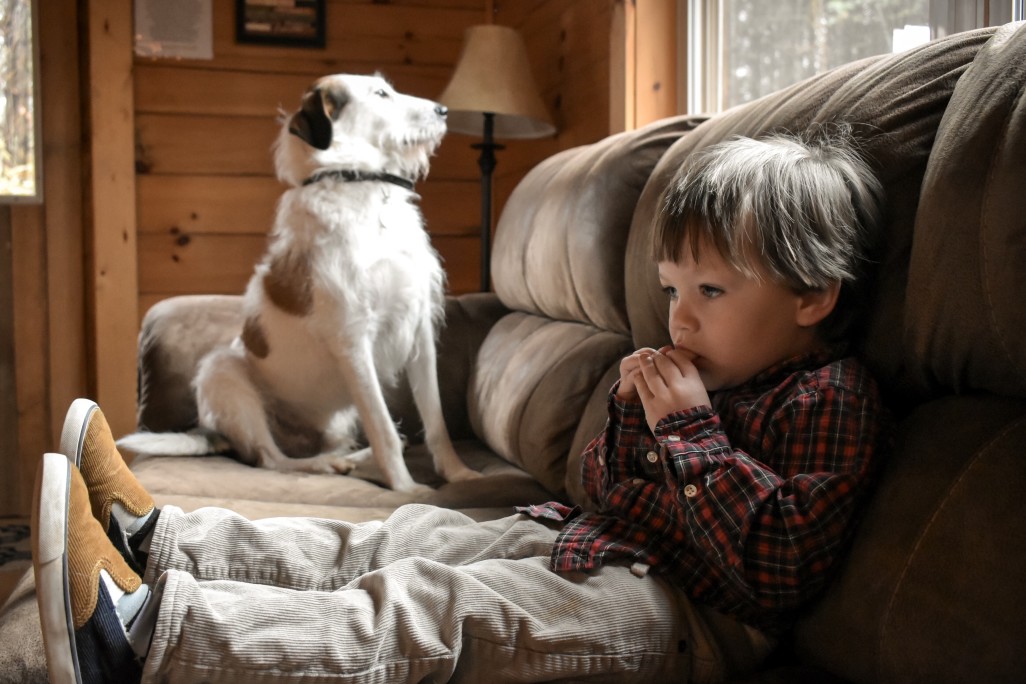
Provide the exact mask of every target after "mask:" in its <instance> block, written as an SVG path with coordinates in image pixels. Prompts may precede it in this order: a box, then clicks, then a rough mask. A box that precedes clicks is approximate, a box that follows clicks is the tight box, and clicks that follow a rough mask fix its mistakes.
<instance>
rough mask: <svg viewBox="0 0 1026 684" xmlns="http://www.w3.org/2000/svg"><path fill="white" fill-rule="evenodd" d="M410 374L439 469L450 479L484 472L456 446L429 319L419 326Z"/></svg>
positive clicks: (425, 430) (433, 458)
mask: <svg viewBox="0 0 1026 684" xmlns="http://www.w3.org/2000/svg"><path fill="white" fill-rule="evenodd" d="M406 376H407V378H409V381H410V389H411V390H412V391H413V401H414V403H416V405H417V412H418V413H420V419H421V421H422V422H423V423H424V441H425V442H426V443H427V446H428V450H429V451H431V458H432V460H433V462H434V466H435V472H436V473H438V474H439V475H441V476H442V477H444V478H445V479H446V481H447V482H457V481H460V480H470V479H473V478H476V477H481V473H479V472H477V471H476V470H471V469H470V468H468V467H467V466H466V465H465V464H464V463H463V461H462V460H461V459H460V457H459V456H458V455H457V454H456V450H455V449H454V448H453V446H452V439H450V437H449V429H448V428H447V427H446V425H445V416H444V415H443V414H442V400H441V397H440V393H439V390H438V365H437V357H436V354H435V336H434V330H433V329H432V326H431V324H430V322H429V321H422V322H421V324H420V325H419V326H418V328H417V350H416V352H415V353H414V354H413V355H412V356H411V358H410V360H409V362H408V363H407V366H406Z"/></svg>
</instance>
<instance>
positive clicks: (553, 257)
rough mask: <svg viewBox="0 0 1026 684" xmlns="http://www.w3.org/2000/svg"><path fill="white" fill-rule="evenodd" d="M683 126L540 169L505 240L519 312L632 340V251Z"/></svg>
mask: <svg viewBox="0 0 1026 684" xmlns="http://www.w3.org/2000/svg"><path fill="white" fill-rule="evenodd" d="M701 121H702V119H701V118H693V117H678V118H672V119H666V120H663V121H658V122H656V123H654V124H651V125H649V126H647V127H645V128H642V129H639V130H637V131H631V132H628V133H621V134H619V135H614V136H610V137H609V138H606V139H604V140H601V141H599V142H597V143H594V144H592V145H585V146H582V147H576V148H573V149H570V150H566V151H564V152H561V153H559V154H556V155H554V156H552V157H550V158H548V159H546V160H545V161H543V162H541V163H540V164H539V165H538V166H536V167H535V168H534V169H532V170H531V171H530V172H529V173H528V174H527V176H525V177H524V178H523V180H521V182H520V183H519V184H518V185H517V187H516V189H515V190H514V191H513V193H512V195H511V196H510V198H509V200H508V201H507V203H506V205H505V207H504V209H503V212H502V216H501V217H500V219H499V223H498V226H497V227H496V232H495V249H494V252H493V257H492V275H493V278H494V281H495V291H496V293H497V294H498V295H499V297H500V299H502V302H503V303H504V304H505V305H506V306H507V307H509V308H510V309H515V310H520V311H525V312H529V313H534V314H538V315H541V316H545V317H548V318H553V319H557V320H568V321H578V322H580V323H588V324H591V325H594V326H596V327H598V328H602V329H605V330H612V331H615V332H620V333H626V332H627V331H628V327H627V313H626V309H625V303H624V247H625V245H626V241H627V230H628V228H629V227H630V222H631V215H632V214H633V213H634V204H635V202H636V201H637V199H638V194H639V193H640V192H641V189H642V187H643V186H644V184H645V181H646V179H647V178H648V175H649V172H650V171H651V170H652V167H653V166H654V165H655V163H656V161H657V160H658V159H659V157H660V156H661V155H662V154H663V152H664V151H665V150H666V148H667V147H668V146H669V145H670V144H671V143H672V142H673V141H675V140H677V138H679V137H680V136H681V135H682V134H684V133H685V132H687V131H689V130H691V129H693V128H694V127H695V126H696V125H697V124H698V123H699V122H701Z"/></svg>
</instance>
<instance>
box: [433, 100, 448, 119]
mask: <svg viewBox="0 0 1026 684" xmlns="http://www.w3.org/2000/svg"><path fill="white" fill-rule="evenodd" d="M448 113H449V108H448V107H446V106H445V105H442V104H440V105H435V114H438V116H440V117H442V118H443V119H444V118H445V116H446V114H448Z"/></svg>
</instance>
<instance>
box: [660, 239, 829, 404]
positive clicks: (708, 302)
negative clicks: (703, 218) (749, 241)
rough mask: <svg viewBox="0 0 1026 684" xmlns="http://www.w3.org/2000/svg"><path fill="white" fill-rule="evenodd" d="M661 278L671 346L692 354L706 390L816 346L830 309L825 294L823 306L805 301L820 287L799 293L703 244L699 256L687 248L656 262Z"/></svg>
mask: <svg viewBox="0 0 1026 684" xmlns="http://www.w3.org/2000/svg"><path fill="white" fill-rule="evenodd" d="M659 281H660V283H661V284H662V286H663V288H664V291H666V292H667V294H668V295H669V297H670V320H669V328H670V337H671V339H672V340H673V346H674V347H675V348H677V349H680V350H682V351H685V352H687V353H689V354H691V355H693V357H694V358H693V359H692V363H694V364H695V367H696V368H697V369H698V372H699V375H700V376H701V378H702V382H704V383H705V387H706V390H707V391H709V392H714V391H716V390H721V389H727V388H730V387H735V386H737V385H740V384H742V383H743V382H745V381H747V380H749V379H750V378H752V377H753V376H754V375H756V374H757V373H759V372H760V371H762V370H765V369H766V368H769V367H770V366H772V365H774V364H776V363H779V362H780V361H783V360H785V359H788V358H790V357H792V356H796V355H798V354H802V353H805V352H808V351H811V350H812V349H814V348H815V347H816V346H817V344H818V341H817V337H816V333H815V328H814V325H815V323H818V322H819V321H820V320H822V318H823V317H825V315H826V314H827V313H829V311H830V310H831V309H832V308H833V300H831V301H830V302H829V303H828V304H829V306H827V307H826V309H825V312H823V311H820V310H816V311H811V310H810V306H814V305H816V304H817V302H815V301H811V303H810V300H811V299H814V298H816V297H821V296H823V295H822V293H816V292H814V293H804V294H799V293H797V292H795V291H794V290H793V289H792V288H790V287H788V286H787V285H784V284H782V283H779V282H776V281H773V280H770V279H769V276H767V275H764V276H763V277H762V279H761V280H756V279H754V278H749V277H746V276H745V275H744V274H742V273H741V272H740V271H738V270H737V269H736V268H734V267H733V266H730V265H729V264H728V263H727V262H726V261H724V260H723V257H721V256H720V254H719V252H718V251H717V250H716V248H715V247H713V246H712V245H711V244H707V243H702V244H701V245H700V246H699V261H698V263H696V262H695V259H694V257H693V255H692V254H691V250H690V249H688V248H685V250H684V254H683V257H682V259H681V261H680V262H679V263H675V262H672V261H661V262H659ZM819 304H822V302H819ZM821 308H822V307H821Z"/></svg>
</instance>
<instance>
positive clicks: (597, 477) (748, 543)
mask: <svg viewBox="0 0 1026 684" xmlns="http://www.w3.org/2000/svg"><path fill="white" fill-rule="evenodd" d="M829 358H830V357H829V356H827V355H825V354H822V353H819V354H812V355H807V356H803V357H799V358H796V359H791V360H789V361H786V362H784V363H782V364H779V365H777V366H775V367H773V368H770V369H767V370H766V371H764V372H762V373H760V374H759V375H757V376H756V377H755V378H753V379H752V380H750V381H749V382H747V383H746V384H744V385H742V386H739V387H736V388H733V389H731V390H727V391H722V392H716V393H714V394H713V396H712V397H711V401H712V404H713V406H701V407H695V408H692V409H689V410H686V411H680V412H677V413H673V414H671V415H669V416H667V417H665V418H663V419H662V420H661V421H660V422H659V423H658V424H657V425H656V429H655V434H653V433H652V432H651V430H650V429H649V428H648V425H647V423H646V421H645V412H644V409H643V407H642V406H641V403H640V402H639V401H633V402H625V401H622V400H621V399H619V398H617V397H616V395H615V394H616V387H614V388H613V391H612V392H611V393H610V398H609V420H608V422H607V425H606V429H605V430H604V432H603V433H602V434H600V435H599V436H598V437H596V438H595V440H594V441H592V443H591V444H590V445H589V446H588V448H587V450H586V451H585V453H584V458H583V463H582V476H583V479H584V487H585V489H586V491H587V492H588V495H589V496H590V497H591V498H592V500H593V501H595V502H596V503H597V504H598V512H597V513H581V512H580V509H576V508H575V509H571V508H569V507H567V506H563V505H561V504H558V503H553V504H545V505H543V506H531V507H525V508H523V509H520V510H521V511H522V512H524V513H527V514H528V515H533V516H535V517H547V518H555V519H559V520H564V521H566V523H565V525H564V527H563V530H562V532H561V533H560V536H559V538H558V539H557V541H556V544H555V546H554V547H553V550H552V567H553V569H554V570H556V571H569V570H587V569H591V568H595V567H597V566H600V565H602V564H606V563H612V562H626V563H641V564H643V565H641V566H640V567H642V568H644V567H646V566H647V567H649V568H651V570H652V571H653V572H658V573H660V574H661V575H663V576H665V577H666V578H667V579H669V580H670V581H671V582H672V583H674V584H675V585H677V586H679V587H681V588H683V589H684V590H685V591H686V592H687V593H688V594H689V595H690V596H691V597H692V598H693V599H694V600H696V601H698V602H701V603H704V604H707V605H710V606H712V607H714V608H717V609H718V610H721V611H723V612H725V613H729V614H732V615H734V616H735V617H737V618H738V619H740V620H742V621H744V622H746V623H748V624H751V625H753V626H756V627H759V628H761V629H765V630H767V631H770V632H775V631H779V629H781V628H783V627H785V626H786V625H787V623H788V622H789V621H790V618H791V617H792V615H793V611H794V610H795V609H796V608H798V607H799V606H801V605H802V604H803V603H804V602H806V601H807V600H808V599H809V598H811V597H812V596H813V595H815V594H816V593H817V592H818V591H820V590H821V589H822V588H823V586H824V584H825V582H826V580H827V578H828V574H829V571H830V570H832V569H833V567H834V565H835V564H836V561H837V559H838V556H839V555H840V554H841V552H842V551H843V549H844V547H845V545H846V542H847V541H848V539H849V538H850V536H851V533H852V531H853V528H854V524H855V521H856V518H857V514H858V513H859V511H860V509H861V507H862V506H861V504H862V503H863V500H864V498H865V494H866V492H867V488H868V485H869V481H870V477H871V474H872V471H873V470H874V466H875V457H876V456H877V455H878V453H879V452H880V451H881V447H883V446H884V444H885V441H884V440H886V439H887V438H888V434H889V430H887V429H886V427H887V422H888V419H887V412H886V410H885V409H884V407H883V406H882V404H881V401H880V397H879V393H878V390H877V387H876V384H875V382H874V381H873V379H872V378H871V376H870V375H869V374H868V372H867V371H866V370H865V368H864V367H863V366H862V365H861V364H860V363H859V362H858V361H856V360H855V359H853V358H847V359H843V360H839V361H834V362H829Z"/></svg>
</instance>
